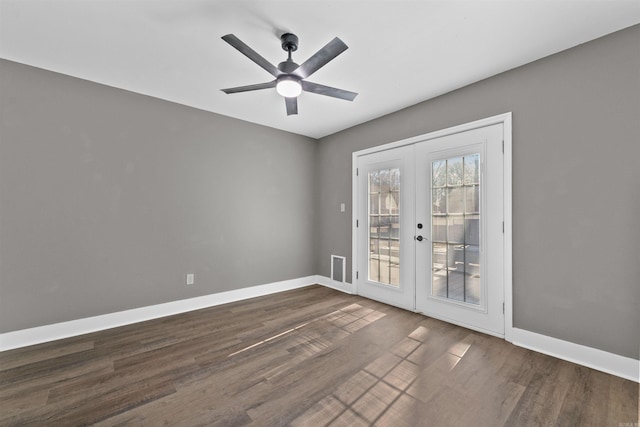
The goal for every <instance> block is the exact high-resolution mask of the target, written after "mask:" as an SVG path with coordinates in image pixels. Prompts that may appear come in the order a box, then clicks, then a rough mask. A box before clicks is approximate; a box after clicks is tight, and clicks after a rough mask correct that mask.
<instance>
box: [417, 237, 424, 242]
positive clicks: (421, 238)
mask: <svg viewBox="0 0 640 427" xmlns="http://www.w3.org/2000/svg"><path fill="white" fill-rule="evenodd" d="M423 239H424V237H422V236H418V237H416V240H417V241H418V242H422V240H423Z"/></svg>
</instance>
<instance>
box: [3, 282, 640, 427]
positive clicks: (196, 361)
mask: <svg viewBox="0 0 640 427" xmlns="http://www.w3.org/2000/svg"><path fill="white" fill-rule="evenodd" d="M637 420H638V384H637V383H634V382H631V381H627V380H623V379H621V378H617V377H614V376H611V375H607V374H604V373H601V372H598V371H594V370H592V369H588V368H584V367H581V366H578V365H575V364H572V363H569V362H565V361H562V360H558V359H555V358H553V357H549V356H545V355H542V354H538V353H535V352H532V351H529V350H525V349H523V348H519V347H515V346H513V345H511V344H509V343H507V342H505V341H503V340H500V339H498V338H494V337H490V336H486V335H483V334H480V333H476V332H473V331H470V330H468V329H464V328H460V327H457V326H453V325H449V324H447V323H444V322H440V321H438V320H434V319H430V318H427V317H424V316H421V315H418V314H414V313H410V312H407V311H404V310H400V309H397V308H393V307H389V306H387V305H384V304H380V303H377V302H374V301H371V300H367V299H364V298H360V297H357V296H351V295H346V294H343V293H340V292H336V291H333V290H331V289H327V288H324V287H321V286H311V287H307V288H304V289H299V290H295V291H290V292H284V293H280V294H276V295H271V296H267V297H261V298H256V299H252V300H247V301H243V302H238V303H233V304H228V305H224V306H219V307H213V308H210V309H205V310H199V311H195V312H190V313H186V314H181V315H177V316H172V317H166V318H163V319H158V320H153V321H149V322H144V323H139V324H135V325H130V326H125V327H121V328H116V329H111V330H108V331H102V332H97V333H93V334H89V335H84V336H80V337H75V338H70V339H66V340H62V341H57V342H52V343H46V344H41V345H37V346H33V347H28V348H24V349H17V350H12V351H7V352H3V353H0V425H63V426H67V425H87V424H97V425H105V426H125V425H148V426H158V425H175V426H195V425H203V426H205V425H206V426H244V425H252V426H281V425H291V426H303V425H306V426H314V427H315V426H326V425H331V426H360V425H362V426H368V425H380V426H393V427H401V426H492V427H493V426H502V425H508V426H542V425H545V426H547V425H559V426H591V425H593V426H615V427H620V426H624V427H627V426H633V425H634V424H633V423H636V422H637ZM636 425H637V424H636Z"/></svg>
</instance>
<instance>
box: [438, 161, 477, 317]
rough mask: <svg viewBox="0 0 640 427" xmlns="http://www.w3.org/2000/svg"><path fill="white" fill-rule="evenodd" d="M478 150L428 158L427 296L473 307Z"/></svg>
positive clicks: (474, 294) (475, 282)
mask: <svg viewBox="0 0 640 427" xmlns="http://www.w3.org/2000/svg"><path fill="white" fill-rule="evenodd" d="M479 171H480V154H479V153H475V154H467V155H464V156H456V157H451V158H448V159H440V160H436V161H433V162H431V236H432V243H431V244H432V248H431V249H432V256H431V278H432V280H431V295H432V296H434V297H439V298H446V299H450V300H455V301H459V302H463V303H467V304H473V305H479V304H480V301H481V298H480V297H481V295H480V290H481V282H480V191H481V189H480V173H479Z"/></svg>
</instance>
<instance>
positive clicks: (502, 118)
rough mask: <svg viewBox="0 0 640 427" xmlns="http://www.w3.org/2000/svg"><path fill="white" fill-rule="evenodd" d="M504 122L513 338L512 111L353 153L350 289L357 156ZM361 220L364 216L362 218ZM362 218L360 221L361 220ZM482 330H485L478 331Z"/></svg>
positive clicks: (507, 316)
mask: <svg viewBox="0 0 640 427" xmlns="http://www.w3.org/2000/svg"><path fill="white" fill-rule="evenodd" d="M500 123H502V125H503V132H504V147H503V151H504V158H503V176H504V183H503V197H504V202H503V203H504V204H503V218H504V263H503V265H504V267H503V277H504V322H505V323H504V338H505V340H506V341H509V342H511V341H513V334H514V332H513V266H512V263H513V230H512V224H513V218H512V202H513V199H512V153H513V152H512V113H511V112H508V113H503V114H498V115H496V116H492V117H487V118H485V119H480V120H476V121H473V122H470V123H464V124H461V125H458V126H453V127H449V128H446V129H441V130H438V131H434V132H429V133H426V134H423V135H418V136H414V137H411V138H407V139H403V140H400V141H395V142H390V143H387V144H383V145H379V146H376V147H371V148H367V149H364V150H360V151H356V152H354V153H353V154H352V174H351V177H352V181H351V197H352V198H351V206H352V209H351V212H352V218H351V221H352V226H351V260H352V262H351V282H352V284H353V285H352V287H353V289H352V292H353V293H354V294H357V293H358V279H356V275H357V272H358V264H357V262H356V260H357V259H358V245H357V243H358V236H357V233H358V229H357V225H358V222H359V221H358V219H359V218H358V210H357V209H356V207H357V206H358V204H357V202H358V200H357V197H358V185H357V184H358V177H357V167H358V157H360V156H364V155H366V154H371V153H376V152H379V151H385V150H390V149H394V148H398V147H402V146H405V145H411V144H415V143H417V142H422V141H428V140H431V139H435V138H440V137H443V136H449V135H453V134H455V133H460V132H466V131H469V130H473V129H477V128H481V127H485V126H490V125H494V124H500ZM363 220H364V219H363ZM360 222H362V221H360ZM481 332H485V331H481Z"/></svg>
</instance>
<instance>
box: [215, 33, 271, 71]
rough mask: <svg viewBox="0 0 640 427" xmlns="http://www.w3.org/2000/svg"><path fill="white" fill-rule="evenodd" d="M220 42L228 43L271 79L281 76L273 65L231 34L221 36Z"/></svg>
mask: <svg viewBox="0 0 640 427" xmlns="http://www.w3.org/2000/svg"><path fill="white" fill-rule="evenodd" d="M222 40H224V41H226V42H227V43H229V44H230V45H231V46H233V47H235V48H236V49H238V50H239V51H240V53H242V54H243V55H244V56H246V57H247V58H249V59H250V60H252V61H253V62H255V63H256V64H258V65H259V66H260V67H262V68H263V69H265V70H266V71H267V72H268V73H269V74H271V75H272V76H273V77H278V76H280V75H281V74H282V71H280V70H279V69H278V68H277V67H276V66H275V65H273V64H272V63H270V62H269V61H267V60H266V59H264V58H263V57H262V56H261V55H260V54H259V53H258V52H256V51H255V50H253V49H251V48H250V47H249V46H247V45H246V44H245V43H244V42H243V41H242V40H240V39H239V38H237V37H236V36H234V35H233V34H227V35H226V36H222Z"/></svg>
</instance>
